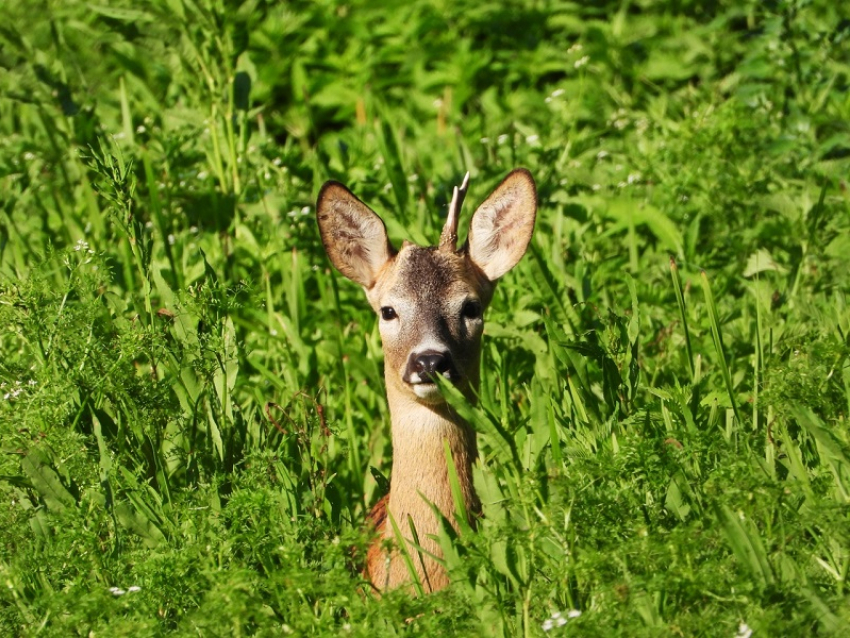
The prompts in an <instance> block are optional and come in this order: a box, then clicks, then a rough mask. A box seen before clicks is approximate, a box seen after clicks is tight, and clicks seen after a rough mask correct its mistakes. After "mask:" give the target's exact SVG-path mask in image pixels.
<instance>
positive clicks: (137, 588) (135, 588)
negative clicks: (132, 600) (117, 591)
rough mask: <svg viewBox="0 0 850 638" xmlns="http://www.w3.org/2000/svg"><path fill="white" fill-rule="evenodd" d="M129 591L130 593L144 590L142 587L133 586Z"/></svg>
mask: <svg viewBox="0 0 850 638" xmlns="http://www.w3.org/2000/svg"><path fill="white" fill-rule="evenodd" d="M127 591H129V592H137V591H142V588H141V587H139V586H138V585H133V586H132V587H128V588H127Z"/></svg>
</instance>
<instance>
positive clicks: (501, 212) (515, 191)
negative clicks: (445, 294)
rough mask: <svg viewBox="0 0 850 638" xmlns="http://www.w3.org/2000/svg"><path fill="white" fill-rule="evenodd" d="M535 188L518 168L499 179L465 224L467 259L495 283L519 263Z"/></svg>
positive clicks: (534, 213)
mask: <svg viewBox="0 0 850 638" xmlns="http://www.w3.org/2000/svg"><path fill="white" fill-rule="evenodd" d="M536 216H537V188H536V186H535V185H534V178H533V177H532V176H531V173H529V172H528V171H527V170H526V169H524V168H518V169H516V170H513V171H511V173H510V174H509V175H508V176H507V177H506V178H505V179H504V180H502V183H501V184H499V185H498V186H497V187H496V190H494V191H493V193H492V194H491V195H490V196H489V197H488V198H487V199H486V200H485V201H484V203H483V204H481V206H479V207H478V210H476V211H475V215H473V216H472V222H471V223H470V225H469V239H468V240H467V249H468V253H469V257H470V259H472V261H473V263H475V265H476V266H478V267H479V268H480V269H481V270H482V271H483V272H484V274H485V275H486V276H487V279H489V280H490V281H495V280H497V279H499V277H501V276H502V275H504V274H505V273H506V272H508V271H509V270H510V269H511V268H513V267H514V266H516V265H517V263H519V260H520V259H522V256H523V255H524V254H525V251H526V249H527V248H528V244H529V242H530V241H531V234H532V232H534V219H535V217H536Z"/></svg>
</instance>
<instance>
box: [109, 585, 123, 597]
mask: <svg viewBox="0 0 850 638" xmlns="http://www.w3.org/2000/svg"><path fill="white" fill-rule="evenodd" d="M109 591H110V592H111V593H112V595H113V596H123V595H124V594H126V593H127V592H126V591H124V590H123V589H121V588H120V587H110V588H109Z"/></svg>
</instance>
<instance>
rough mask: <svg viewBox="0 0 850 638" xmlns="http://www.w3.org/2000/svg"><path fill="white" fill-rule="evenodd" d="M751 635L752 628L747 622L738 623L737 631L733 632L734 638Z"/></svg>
mask: <svg viewBox="0 0 850 638" xmlns="http://www.w3.org/2000/svg"><path fill="white" fill-rule="evenodd" d="M752 635H753V630H752V629H750V627H749V625H747V623H745V622H742V623H741V624H740V625H738V633H737V634H735V638H750V636H752Z"/></svg>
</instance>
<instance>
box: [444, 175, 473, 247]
mask: <svg viewBox="0 0 850 638" xmlns="http://www.w3.org/2000/svg"><path fill="white" fill-rule="evenodd" d="M468 188H469V171H467V172H466V175H465V176H464V178H463V183H462V184H461V185H460V188H458V187H457V186H455V187H454V190H453V191H452V202H451V204H449V215H448V217H447V218H446V225H445V226H443V232H442V233H440V250H449V251H452V252H454V251H455V250H457V224H458V219H459V218H460V207H461V206H463V198H464V197H466V191H467V189H468Z"/></svg>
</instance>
